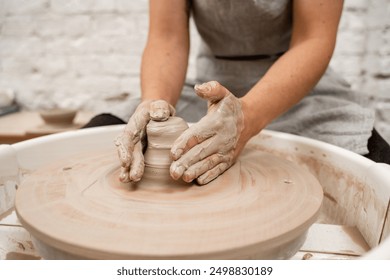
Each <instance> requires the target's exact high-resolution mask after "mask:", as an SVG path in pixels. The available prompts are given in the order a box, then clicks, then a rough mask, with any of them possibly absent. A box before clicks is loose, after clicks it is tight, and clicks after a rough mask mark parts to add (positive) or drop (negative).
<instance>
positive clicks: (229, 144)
mask: <svg viewBox="0 0 390 280" xmlns="http://www.w3.org/2000/svg"><path fill="white" fill-rule="evenodd" d="M195 92H196V93H197V95H198V96H200V97H202V98H204V99H207V100H208V112H207V115H206V116H205V117H203V118H202V119H201V120H200V121H199V122H198V123H196V124H194V125H192V126H191V127H190V128H189V129H187V130H186V131H185V132H184V133H183V134H182V135H181V136H180V137H179V138H178V139H177V140H176V141H175V143H174V144H173V146H172V149H171V156H172V159H173V160H174V162H173V163H172V164H171V168H170V174H171V177H172V178H173V179H175V180H177V179H179V178H180V177H182V178H183V180H184V181H185V182H191V181H192V180H194V179H196V180H197V182H198V183H199V184H201V185H203V184H207V183H208V182H210V181H211V180H214V179H215V178H216V177H218V176H219V175H220V174H222V173H223V172H225V171H226V170H227V169H228V168H229V167H230V166H232V165H233V163H234V162H235V160H236V158H237V157H238V155H239V154H240V152H241V150H242V149H243V147H244V146H245V144H246V142H247V141H248V139H246V137H241V136H242V132H243V130H244V114H243V112H242V109H241V101H240V100H239V99H238V98H236V97H235V96H234V95H233V94H232V93H231V92H230V91H229V90H227V89H226V88H225V87H223V86H222V85H220V84H219V83H218V82H215V81H212V82H208V83H204V84H202V85H196V86H195Z"/></svg>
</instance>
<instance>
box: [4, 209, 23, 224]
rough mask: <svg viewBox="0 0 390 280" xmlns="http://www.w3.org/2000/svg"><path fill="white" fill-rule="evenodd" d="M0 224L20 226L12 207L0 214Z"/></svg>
mask: <svg viewBox="0 0 390 280" xmlns="http://www.w3.org/2000/svg"><path fill="white" fill-rule="evenodd" d="M0 226H21V224H20V222H19V220H18V217H17V216H16V212H15V210H14V209H10V210H9V211H7V212H6V213H4V214H3V215H0Z"/></svg>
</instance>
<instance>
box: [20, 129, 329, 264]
mask: <svg viewBox="0 0 390 280" xmlns="http://www.w3.org/2000/svg"><path fill="white" fill-rule="evenodd" d="M179 123H180V122H179ZM179 123H178V124H177V125H178V126H180V127H181V124H179ZM150 124H151V127H148V130H149V129H150V131H149V132H148V133H149V134H150V135H153V134H154V135H155V136H156V137H157V136H158V135H159V134H160V133H163V132H161V131H164V130H165V131H166V129H164V128H163V126H164V125H166V124H167V123H164V122H161V123H158V125H157V126H154V125H155V124H156V123H153V122H151V123H150ZM183 128H184V127H183ZM183 128H180V129H183ZM177 131H179V129H178V130H177ZM163 135H164V134H163ZM169 137H171V136H169ZM169 137H163V139H164V140H163V141H162V142H164V141H165V140H167V139H168V138H169ZM172 137H174V136H172ZM155 140H156V141H154V139H153V137H152V138H151V139H150V140H149V143H150V147H149V149H150V150H148V151H146V153H145V174H144V177H143V178H142V180H140V181H139V182H129V183H122V182H120V181H119V180H118V176H119V173H120V172H121V171H120V165H119V163H118V159H117V156H116V154H115V151H114V150H113V149H112V148H111V149H109V147H107V150H100V151H96V152H94V153H89V154H80V155H78V156H73V157H71V158H68V159H64V160H60V161H58V162H55V163H52V164H50V165H47V166H44V167H42V168H40V169H39V170H36V171H35V172H33V173H32V174H30V175H29V176H28V177H27V178H26V179H25V180H24V181H23V182H22V183H21V185H20V187H19V188H18V191H17V194H16V201H15V208H16V212H17V215H18V217H19V219H20V221H21V223H22V225H23V226H24V227H25V228H26V229H27V230H28V231H30V233H31V234H32V236H33V237H34V238H35V239H36V240H37V242H38V243H39V244H40V246H37V247H38V248H46V249H48V248H50V250H49V249H48V250H42V251H40V253H41V254H42V256H43V257H44V258H59V257H58V256H62V258H64V256H66V257H75V256H76V257H77V258H93V259H248V258H249V259H259V258H260V259H280V258H289V257H291V256H292V255H294V254H295V253H296V252H297V250H298V249H299V248H300V246H301V245H302V244H303V242H304V240H305V234H306V232H307V230H308V228H309V227H310V225H311V224H312V223H314V221H315V220H316V218H317V215H318V213H319V210H320V207H321V203H322V198H323V195H322V188H321V186H320V185H319V183H318V181H317V180H316V179H315V178H314V176H312V175H311V174H310V173H309V172H308V171H306V170H305V169H302V168H301V167H299V166H297V165H295V164H294V163H292V162H290V161H287V160H285V159H281V158H278V157H276V156H274V155H272V154H270V153H267V152H264V151H262V150H261V148H260V147H261V146H260V144H257V143H258V141H259V143H260V137H258V138H257V137H254V138H252V140H251V141H250V143H249V144H250V145H247V147H246V148H245V149H244V150H243V152H242V153H241V155H240V157H239V158H238V159H237V162H236V163H235V164H234V165H233V166H232V167H231V168H229V169H228V170H227V171H226V172H224V173H223V174H222V175H221V176H219V177H218V178H216V179H215V180H213V181H211V182H210V183H208V184H207V185H205V186H202V187H199V186H198V185H195V184H193V183H185V182H180V181H174V180H173V179H171V178H170V176H169V174H168V169H167V166H169V164H170V163H169V158H167V157H166V154H165V153H166V149H167V148H168V146H169V145H167V146H165V144H164V143H161V141H160V139H157V138H156V139H155ZM160 152H161V153H162V154H161V155H160V154H159V153H160ZM153 153H154V155H153ZM168 154H169V153H168ZM53 251H54V252H56V254H53V253H52V254H50V253H48V252H53ZM60 258H61V257H60Z"/></svg>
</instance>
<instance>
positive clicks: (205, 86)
mask: <svg viewBox="0 0 390 280" xmlns="http://www.w3.org/2000/svg"><path fill="white" fill-rule="evenodd" d="M194 88H195V90H197V91H201V92H209V91H210V90H211V87H210V85H209V83H203V84H201V85H199V84H197V85H195V87H194Z"/></svg>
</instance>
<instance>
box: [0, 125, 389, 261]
mask: <svg viewBox="0 0 390 280" xmlns="http://www.w3.org/2000/svg"><path fill="white" fill-rule="evenodd" d="M123 128H124V126H122V125H119V126H107V127H99V128H90V129H84V130H78V131H70V132H64V133H59V134H54V135H49V136H44V137H40V138H36V139H32V140H28V141H24V142H20V143H17V144H14V145H0V176H1V177H0V179H1V181H3V182H4V181H5V182H6V184H5V186H6V189H5V192H4V193H5V194H6V195H7V196H8V199H6V200H5V202H4V203H2V204H3V206H2V207H0V208H4V209H0V213H1V212H2V211H6V210H7V209H8V208H7V206H8V207H12V205H7V203H8V204H12V202H13V197H14V193H15V191H14V185H12V184H10V181H12V178H14V179H16V180H18V179H17V178H19V179H20V176H21V174H22V173H23V171H25V170H27V171H30V170H35V169H37V168H39V167H40V166H42V165H45V164H49V163H51V162H53V161H57V160H60V159H63V158H66V157H70V156H72V155H75V154H78V153H80V152H87V151H94V150H97V149H100V148H104V147H110V146H113V145H114V144H113V140H114V139H115V137H116V136H117V135H119V133H120V132H121V131H122V130H123ZM258 137H260V139H261V141H260V142H261V146H262V148H263V149H264V150H266V151H269V152H271V153H273V154H276V155H278V156H281V157H284V158H287V159H288V160H291V161H294V162H296V163H298V164H300V165H302V166H303V167H304V168H307V169H308V170H310V171H311V172H312V173H313V174H314V175H315V176H316V177H317V178H318V180H319V181H320V183H321V185H322V186H323V188H324V194H325V199H324V204H323V209H322V217H321V218H322V219H323V220H326V223H332V224H340V225H348V226H354V227H356V228H357V229H358V230H359V231H360V233H361V234H362V236H363V237H364V239H365V240H366V242H367V243H368V245H369V246H370V248H371V250H370V251H368V252H367V253H366V254H365V255H363V256H362V258H364V259H390V213H389V212H390V209H389V204H390V166H389V165H386V164H379V163H375V162H373V161H371V160H368V159H366V158H364V157H362V156H359V155H357V154H355V153H352V152H350V151H347V150H344V149H341V148H339V147H336V146H333V145H329V144H326V143H323V142H319V141H316V140H312V139H308V138H304V137H300V136H296V135H291V134H286V133H280V132H275V131H269V130H263V131H262V133H261V134H260V135H259V136H258ZM7 186H8V189H7ZM7 201H8V202H7Z"/></svg>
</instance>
